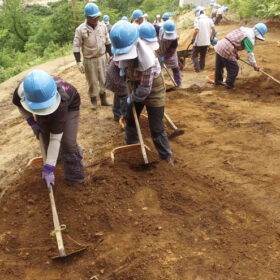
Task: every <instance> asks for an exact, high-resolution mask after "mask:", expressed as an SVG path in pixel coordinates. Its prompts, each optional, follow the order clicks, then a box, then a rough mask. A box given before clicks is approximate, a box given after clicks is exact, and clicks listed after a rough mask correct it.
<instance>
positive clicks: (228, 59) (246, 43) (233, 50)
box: [214, 23, 267, 89]
mask: <svg viewBox="0 0 280 280" xmlns="http://www.w3.org/2000/svg"><path fill="white" fill-rule="evenodd" d="M266 32H267V27H266V25H265V24H264V23H258V24H256V25H255V26H254V27H253V28H248V27H240V28H239V29H235V30H233V31H232V32H230V33H229V34H228V35H227V36H226V37H225V38H224V39H222V40H221V41H219V42H218V44H217V45H216V46H215V47H214V49H215V51H216V69H215V84H216V85H222V86H225V87H226V88H228V89H231V88H233V87H234V83H235V80H236V77H237V75H238V72H239V66H238V63H237V61H236V60H237V59H239V58H240V56H239V54H238V51H242V50H244V49H245V50H246V51H247V52H248V60H249V62H250V64H251V65H252V66H253V67H254V70H255V71H259V70H260V68H259V67H258V66H257V62H256V59H255V56H254V46H255V44H256V40H257V39H258V40H261V41H264V35H265V33H266ZM224 68H226V69H227V80H226V82H225V83H224V82H223V74H224Z"/></svg>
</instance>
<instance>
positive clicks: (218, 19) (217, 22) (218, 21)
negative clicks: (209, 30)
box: [214, 15, 223, 25]
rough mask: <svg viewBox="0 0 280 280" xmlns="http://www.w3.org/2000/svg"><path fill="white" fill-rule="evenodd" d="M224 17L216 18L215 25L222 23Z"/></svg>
mask: <svg viewBox="0 0 280 280" xmlns="http://www.w3.org/2000/svg"><path fill="white" fill-rule="evenodd" d="M222 18H223V16H222V15H218V16H217V17H216V18H215V22H214V24H215V25H218V24H219V23H220V21H221V20H222Z"/></svg>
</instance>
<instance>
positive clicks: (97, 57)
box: [85, 53, 105, 59]
mask: <svg viewBox="0 0 280 280" xmlns="http://www.w3.org/2000/svg"><path fill="white" fill-rule="evenodd" d="M104 54H105V53H103V54H100V55H97V56H92V57H85V58H86V59H92V58H99V57H101V56H103V55H104Z"/></svg>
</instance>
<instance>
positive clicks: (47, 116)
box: [13, 69, 84, 185]
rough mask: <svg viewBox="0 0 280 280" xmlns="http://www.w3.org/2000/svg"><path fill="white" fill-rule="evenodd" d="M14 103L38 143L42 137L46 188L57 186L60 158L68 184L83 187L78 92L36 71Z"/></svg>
mask: <svg viewBox="0 0 280 280" xmlns="http://www.w3.org/2000/svg"><path fill="white" fill-rule="evenodd" d="M13 103H14V104H15V105H16V106H17V107H18V109H19V111H20V113H21V115H22V116H23V117H24V118H25V120H26V121H27V123H28V124H29V126H30V127H31V128H32V130H33V132H34V134H35V136H36V137H37V139H38V138H39V134H40V133H41V134H42V136H43V142H44V147H45V151H46V161H45V165H44V168H43V173H42V179H43V180H44V181H45V182H46V184H47V185H50V184H52V185H54V183H55V176H54V170H55V166H56V163H57V159H58V155H59V154H60V156H61V160H62V161H63V165H64V175H65V180H66V183H67V184H68V185H72V184H73V183H74V182H77V183H83V182H84V167H83V164H82V159H83V156H82V151H81V149H80V148H79V146H78V144H77V133H78V124H79V115H80V111H79V109H80V95H79V93H78V92H77V90H76V89H75V88H74V87H73V86H72V85H70V84H68V83H67V82H65V81H64V80H62V79H60V78H58V77H55V76H51V75H49V74H48V73H47V72H45V71H42V70H38V69H35V70H33V71H31V72H30V73H29V74H28V75H27V76H26V77H25V78H24V80H23V82H20V83H19V85H18V87H17V88H16V90H15V91H14V95H13ZM33 115H35V117H36V120H35V119H34V117H33Z"/></svg>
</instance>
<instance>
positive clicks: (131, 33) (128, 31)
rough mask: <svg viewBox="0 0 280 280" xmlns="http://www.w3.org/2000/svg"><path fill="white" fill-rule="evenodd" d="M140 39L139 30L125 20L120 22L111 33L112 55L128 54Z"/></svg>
mask: <svg viewBox="0 0 280 280" xmlns="http://www.w3.org/2000/svg"><path fill="white" fill-rule="evenodd" d="M138 37H139V35H138V30H137V28H136V27H135V26H134V25H132V24H131V23H129V22H127V21H125V20H120V21H118V22H117V23H115V24H114V25H113V27H112V29H111V32H110V39H111V43H112V53H113V54H116V55H120V54H126V53H128V52H129V51H130V50H131V48H132V47H133V45H134V44H135V43H136V41H137V39H138Z"/></svg>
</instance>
